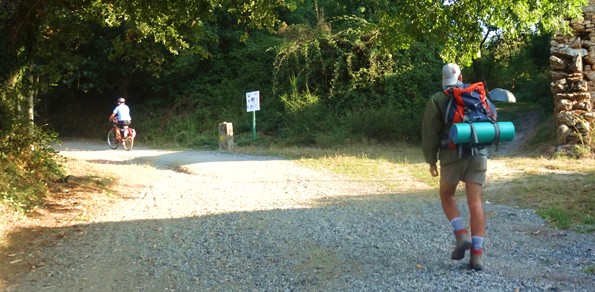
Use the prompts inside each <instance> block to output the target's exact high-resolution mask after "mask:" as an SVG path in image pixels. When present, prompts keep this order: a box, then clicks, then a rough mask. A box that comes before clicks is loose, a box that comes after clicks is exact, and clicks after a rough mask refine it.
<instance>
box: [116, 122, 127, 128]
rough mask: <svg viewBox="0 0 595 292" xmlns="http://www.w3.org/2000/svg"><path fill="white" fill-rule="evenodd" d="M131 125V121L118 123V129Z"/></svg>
mask: <svg viewBox="0 0 595 292" xmlns="http://www.w3.org/2000/svg"><path fill="white" fill-rule="evenodd" d="M128 125H130V121H118V128H123V127H124V126H128Z"/></svg>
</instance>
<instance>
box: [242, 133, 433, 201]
mask: <svg viewBox="0 0 595 292" xmlns="http://www.w3.org/2000/svg"><path fill="white" fill-rule="evenodd" d="M236 151H240V152H242V153H246V154H253V155H275V156H280V157H284V158H288V159H293V160H295V161H296V162H297V163H300V164H302V165H305V166H308V167H312V168H315V169H322V170H328V171H332V172H334V173H338V174H341V175H345V176H347V177H350V178H352V179H356V180H365V181H370V182H374V183H378V184H381V185H382V186H383V187H386V188H388V189H389V190H392V191H395V192H402V191H404V190H407V191H413V189H412V188H411V187H410V186H414V188H416V189H419V190H420V191H426V190H428V189H430V188H432V187H437V186H438V179H437V178H434V177H432V176H430V173H429V171H428V165H427V164H426V163H425V162H424V160H423V155H422V153H421V149H420V148H419V147H418V146H413V145H410V144H405V143H403V144H398V145H379V144H375V145H350V146H345V147H341V148H333V149H331V148H313V147H280V148H277V147H273V148H269V149H266V150H265V149H261V148H255V147H252V148H241V149H237V150H236Z"/></svg>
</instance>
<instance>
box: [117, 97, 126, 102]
mask: <svg viewBox="0 0 595 292" xmlns="http://www.w3.org/2000/svg"><path fill="white" fill-rule="evenodd" d="M125 102H126V100H125V99H124V98H123V97H120V98H118V103H125Z"/></svg>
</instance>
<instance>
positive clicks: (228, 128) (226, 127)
mask: <svg viewBox="0 0 595 292" xmlns="http://www.w3.org/2000/svg"><path fill="white" fill-rule="evenodd" d="M232 148H233V124H232V123H228V122H223V123H220V124H219V150H230V149H232Z"/></svg>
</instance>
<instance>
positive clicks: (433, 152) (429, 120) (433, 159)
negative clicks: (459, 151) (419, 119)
mask: <svg viewBox="0 0 595 292" xmlns="http://www.w3.org/2000/svg"><path fill="white" fill-rule="evenodd" d="M436 99H437V98H435V95H434V96H432V97H431V98H430V99H429V100H428V102H427V103H426V108H425V110H424V118H423V123H422V129H421V144H422V149H423V153H424V159H425V161H426V162H427V163H428V164H430V165H436V163H437V162H438V150H439V149H440V134H441V133H442V131H443V127H444V126H443V125H442V118H441V116H442V115H441V114H440V110H439V106H438V105H437V104H436V102H437V100H436Z"/></svg>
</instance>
